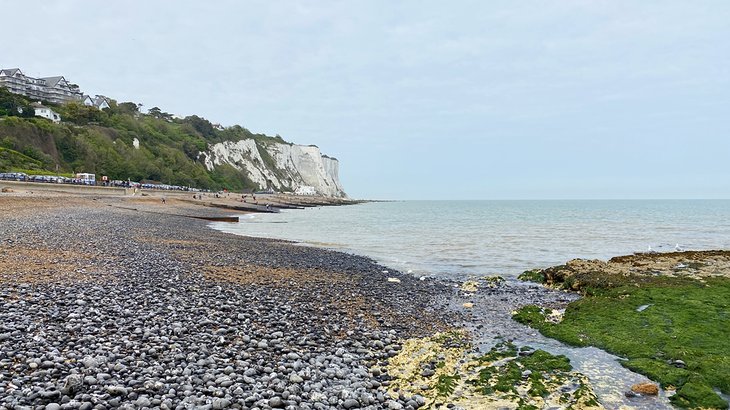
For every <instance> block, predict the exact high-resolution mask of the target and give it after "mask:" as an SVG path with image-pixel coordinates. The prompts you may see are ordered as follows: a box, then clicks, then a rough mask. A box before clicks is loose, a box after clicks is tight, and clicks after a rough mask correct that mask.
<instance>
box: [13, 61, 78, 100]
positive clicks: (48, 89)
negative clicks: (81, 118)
mask: <svg viewBox="0 0 730 410" xmlns="http://www.w3.org/2000/svg"><path fill="white" fill-rule="evenodd" d="M0 87H5V88H7V89H8V91H10V92H11V93H15V94H20V95H24V96H26V97H28V98H29V99H31V100H42V101H48V102H51V103H56V104H63V103H67V102H70V101H80V100H81V99H82V95H83V94H82V93H81V91H80V90H79V86H78V85H76V84H71V83H69V82H68V81H67V80H66V79H65V78H64V77H63V76H56V77H42V78H33V77H28V76H26V75H25V74H23V72H22V71H20V69H19V68H3V69H0Z"/></svg>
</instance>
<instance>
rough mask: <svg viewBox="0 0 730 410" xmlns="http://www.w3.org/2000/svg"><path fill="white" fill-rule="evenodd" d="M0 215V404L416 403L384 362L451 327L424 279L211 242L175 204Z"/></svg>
mask: <svg viewBox="0 0 730 410" xmlns="http://www.w3.org/2000/svg"><path fill="white" fill-rule="evenodd" d="M191 195H192V194H191ZM0 205H2V206H1V209H2V216H1V217H2V223H3V227H4V228H5V229H3V232H2V233H0V251H1V252H2V255H3V259H2V263H0V303H2V304H3V305H4V306H5V309H3V311H2V312H1V313H0V316H1V318H2V320H0V347H2V349H0V351H1V352H2V353H0V376H2V377H1V378H0V397H3V398H2V399H0V407H7V408H15V407H17V406H30V405H34V406H35V405H39V404H42V405H50V406H51V407H50V408H62V407H61V406H63V408H82V409H88V408H95V407H98V408H102V407H104V408H109V407H117V406H122V405H125V404H126V405H131V406H133V407H137V408H142V407H161V408H176V407H179V406H194V407H197V406H208V407H209V408H229V407H231V408H252V407H259V408H279V407H281V408H283V407H285V406H288V405H295V406H300V408H319V406H336V407H338V408H361V407H362V408H368V406H369V408H382V407H391V408H406V407H408V406H411V407H413V405H414V403H415V404H418V402H419V400H420V399H419V397H388V396H387V395H384V390H383V389H382V388H381V387H382V386H384V385H387V384H388V382H389V381H388V377H387V375H385V374H384V372H382V371H381V370H382V366H381V365H380V363H383V362H384V361H387V359H388V358H389V357H392V356H394V355H395V354H396V352H397V350H398V349H400V345H399V340H402V339H406V338H408V337H417V336H426V335H428V334H433V333H435V332H437V331H439V330H445V329H447V328H448V326H447V322H449V321H451V319H450V316H451V315H449V314H446V313H445V312H443V311H441V310H440V309H439V308H438V307H437V306H433V301H434V298H435V297H437V295H439V294H441V293H442V292H443V288H442V285H440V284H438V283H437V282H435V281H426V282H425V283H424V282H421V281H418V280H417V279H415V278H412V277H408V276H405V275H400V274H395V275H397V276H398V277H399V279H400V282H399V283H398V286H397V287H396V286H388V282H387V278H388V277H389V276H393V275H394V274H393V273H391V274H390V275H387V274H385V273H383V270H385V268H384V267H382V266H380V265H377V264H375V263H374V262H373V261H371V260H368V259H366V258H361V257H357V256H354V255H347V254H342V253H337V252H332V251H327V250H321V249H316V248H312V247H301V246H294V245H292V244H287V243H286V242H283V241H277V240H269V239H260V238H246V237H240V236H235V235H229V234H224V233H221V232H217V231H214V230H212V229H208V228H207V227H206V224H207V222H205V221H202V220H196V219H190V218H186V217H179V216H174V215H167V214H166V213H167V212H170V211H171V210H174V212H175V213H181V212H180V211H181V210H189V209H190V208H189V207H190V205H187V204H184V203H179V202H178V201H177V200H175V199H173V198H171V197H168V200H167V201H166V204H162V203H161V202H160V201H159V200H158V199H157V198H112V197H84V198H80V197H73V196H66V195H56V194H53V195H48V196H42V195H39V194H37V193H34V194H32V195H19V194H18V195H12V196H8V195H2V196H0ZM129 205H133V208H134V209H136V210H132V209H126V208H125V207H128V206H129ZM193 206H196V207H197V205H193ZM145 211H154V212H155V213H151V212H145ZM205 212H206V213H208V212H209V213H210V214H212V215H216V214H218V215H222V214H223V212H224V211H222V210H214V209H207V208H206V211H205ZM18 301H21V302H20V303H18ZM317 403H319V405H317ZM69 404H70V405H72V406H70V405H69ZM56 405H58V406H59V407H56ZM355 406H357V407H355ZM47 408H48V407H47Z"/></svg>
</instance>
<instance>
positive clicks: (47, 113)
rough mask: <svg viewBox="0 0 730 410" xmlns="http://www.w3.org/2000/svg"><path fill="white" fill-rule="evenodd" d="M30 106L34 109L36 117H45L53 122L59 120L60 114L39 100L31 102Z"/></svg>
mask: <svg viewBox="0 0 730 410" xmlns="http://www.w3.org/2000/svg"><path fill="white" fill-rule="evenodd" d="M30 106H31V107H33V109H34V110H35V115H36V117H43V118H47V119H49V120H51V121H53V122H55V123H59V122H61V116H60V115H58V113H57V112H55V111H53V110H52V109H50V108H49V107H46V106H44V105H43V104H41V103H39V102H36V103H33V104H31V105H30Z"/></svg>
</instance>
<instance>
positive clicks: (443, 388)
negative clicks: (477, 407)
mask: <svg viewBox="0 0 730 410" xmlns="http://www.w3.org/2000/svg"><path fill="white" fill-rule="evenodd" d="M459 380H461V376H459V375H458V374H456V373H454V374H452V375H448V374H442V375H441V376H439V379H438V381H437V382H436V386H435V387H436V391H438V396H439V397H448V396H450V395H452V394H454V389H456V384H457V383H458V381H459Z"/></svg>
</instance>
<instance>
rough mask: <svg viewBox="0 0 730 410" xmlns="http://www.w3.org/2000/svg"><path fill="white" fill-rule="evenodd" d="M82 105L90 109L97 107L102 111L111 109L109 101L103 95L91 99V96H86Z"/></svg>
mask: <svg viewBox="0 0 730 410" xmlns="http://www.w3.org/2000/svg"><path fill="white" fill-rule="evenodd" d="M82 103H83V104H84V105H86V106H89V107H96V108H98V109H100V110H103V109H104V108H109V99H108V98H107V97H105V96H103V95H98V94H97V95H96V96H94V97H91V96H90V95H84V99H83V100H82Z"/></svg>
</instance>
